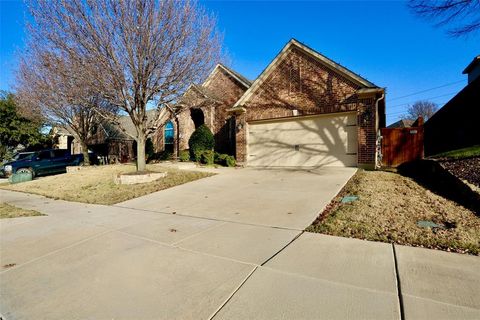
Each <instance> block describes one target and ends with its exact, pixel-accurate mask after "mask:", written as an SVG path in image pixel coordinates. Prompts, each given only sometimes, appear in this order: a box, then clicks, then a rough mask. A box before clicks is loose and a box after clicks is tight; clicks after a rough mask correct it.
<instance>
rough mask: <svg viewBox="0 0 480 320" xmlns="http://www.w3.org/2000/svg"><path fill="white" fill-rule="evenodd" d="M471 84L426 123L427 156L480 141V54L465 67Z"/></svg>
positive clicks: (464, 72)
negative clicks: (479, 122)
mask: <svg viewBox="0 0 480 320" xmlns="http://www.w3.org/2000/svg"><path fill="white" fill-rule="evenodd" d="M463 74H467V75H468V84H467V86H465V88H463V89H462V90H461V91H460V92H459V93H458V94H457V95H456V96H455V97H453V98H452V99H451V100H450V101H448V102H447V103H446V104H445V105H444V106H443V107H442V108H440V109H439V110H438V111H437V112H436V113H435V114H434V115H433V116H432V117H431V118H430V119H428V121H426V122H425V138H424V145H425V155H426V156H430V155H434V154H437V153H441V152H445V151H450V150H455V149H461V148H465V147H469V146H473V145H478V144H480V133H479V132H480V131H479V124H478V121H479V119H480V55H479V56H476V57H475V58H474V59H473V61H472V62H471V63H470V64H469V65H468V66H467V67H466V68H465V70H464V71H463Z"/></svg>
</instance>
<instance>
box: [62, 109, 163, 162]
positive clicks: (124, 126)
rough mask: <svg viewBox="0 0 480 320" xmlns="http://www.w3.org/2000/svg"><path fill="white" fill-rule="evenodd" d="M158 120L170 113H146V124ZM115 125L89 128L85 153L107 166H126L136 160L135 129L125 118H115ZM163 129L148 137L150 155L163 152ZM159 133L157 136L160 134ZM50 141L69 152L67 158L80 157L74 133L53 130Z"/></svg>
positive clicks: (104, 123)
mask: <svg viewBox="0 0 480 320" xmlns="http://www.w3.org/2000/svg"><path fill="white" fill-rule="evenodd" d="M158 117H160V118H169V117H171V113H170V112H169V111H168V110H167V109H162V110H161V113H160V115H159V114H158V111H156V110H148V111H147V121H148V122H153V121H154V120H155V119H157V118H158ZM117 121H118V124H113V123H110V122H108V121H102V122H100V123H98V125H96V126H95V127H94V128H93V132H92V135H91V136H90V138H89V140H88V143H87V144H88V149H89V151H93V152H95V153H96V154H97V155H99V156H102V157H105V158H106V160H107V161H108V162H110V163H116V162H122V163H123V162H130V161H133V160H135V158H136V142H135V139H134V137H135V136H136V130H135V126H134V125H133V123H132V120H131V119H130V117H129V116H126V115H124V116H120V117H118V120H117ZM163 131H164V130H163V128H162V130H157V131H156V132H154V133H153V134H151V135H149V137H148V139H150V140H151V141H152V143H153V146H154V152H159V151H161V150H163V147H164V145H163V140H162V139H163ZM160 133H161V134H160ZM53 137H54V138H55V139H56V140H57V141H58V144H57V146H56V147H57V148H59V149H66V150H69V151H70V153H71V154H80V153H82V147H81V144H80V143H79V141H78V140H77V139H76V138H75V133H74V131H73V130H72V129H71V128H69V127H65V128H63V127H55V128H54V129H53Z"/></svg>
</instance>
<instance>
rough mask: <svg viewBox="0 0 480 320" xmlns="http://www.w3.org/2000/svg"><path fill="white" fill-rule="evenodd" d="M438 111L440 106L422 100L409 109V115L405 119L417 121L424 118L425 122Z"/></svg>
mask: <svg viewBox="0 0 480 320" xmlns="http://www.w3.org/2000/svg"><path fill="white" fill-rule="evenodd" d="M437 110H438V105H437V104H436V103H434V102H431V101H426V100H421V101H417V102H415V103H414V104H412V105H411V106H409V107H408V109H407V114H406V115H404V116H403V117H402V118H403V119H409V120H413V121H415V120H416V119H417V118H418V117H423V119H424V120H425V121H427V120H428V119H430V117H431V116H433V115H434V114H435V112H436V111H437Z"/></svg>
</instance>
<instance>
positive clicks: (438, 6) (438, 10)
mask: <svg viewBox="0 0 480 320" xmlns="http://www.w3.org/2000/svg"><path fill="white" fill-rule="evenodd" d="M408 6H409V7H410V9H411V10H412V11H413V12H414V13H415V14H417V15H419V16H421V17H423V18H427V19H430V20H434V21H437V22H436V26H445V25H450V26H451V27H450V28H449V29H448V33H449V34H450V35H452V36H454V37H459V36H464V35H468V34H470V33H473V32H475V31H478V30H480V1H478V0H443V1H439V0H410V2H409V4H408Z"/></svg>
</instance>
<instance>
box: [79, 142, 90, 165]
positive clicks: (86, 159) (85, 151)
mask: <svg viewBox="0 0 480 320" xmlns="http://www.w3.org/2000/svg"><path fill="white" fill-rule="evenodd" d="M80 146H81V147H82V154H83V165H84V166H89V165H90V157H89V156H88V146H87V144H86V143H85V142H83V141H80Z"/></svg>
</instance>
